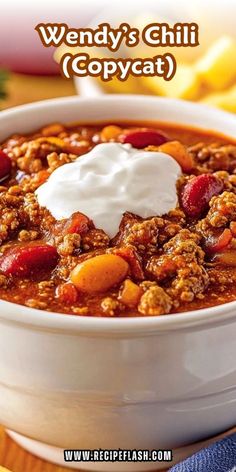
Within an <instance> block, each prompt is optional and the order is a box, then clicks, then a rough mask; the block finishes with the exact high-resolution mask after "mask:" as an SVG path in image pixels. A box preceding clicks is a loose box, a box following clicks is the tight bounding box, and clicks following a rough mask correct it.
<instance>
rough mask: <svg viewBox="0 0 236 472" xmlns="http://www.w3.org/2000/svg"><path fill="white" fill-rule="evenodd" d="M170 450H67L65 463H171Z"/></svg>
mask: <svg viewBox="0 0 236 472" xmlns="http://www.w3.org/2000/svg"><path fill="white" fill-rule="evenodd" d="M172 456H173V454H172V450H171V449H154V450H152V451H149V450H146V449H144V450H143V449H139V450H137V449H113V450H110V449H96V450H88V449H67V450H65V451H64V460H65V462H90V461H91V462H171V461H172Z"/></svg>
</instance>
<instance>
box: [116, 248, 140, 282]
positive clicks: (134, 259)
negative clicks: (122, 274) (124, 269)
mask: <svg viewBox="0 0 236 472" xmlns="http://www.w3.org/2000/svg"><path fill="white" fill-rule="evenodd" d="M114 253H115V254H117V255H118V256H120V257H123V259H125V261H127V262H128V264H129V266H130V271H131V275H132V276H133V277H134V278H135V279H136V280H144V273H143V269H142V264H141V260H140V258H139V255H138V253H137V252H136V251H135V249H134V248H133V247H128V246H121V247H118V248H117V249H115V250H114Z"/></svg>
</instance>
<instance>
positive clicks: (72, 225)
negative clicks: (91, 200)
mask: <svg viewBox="0 0 236 472" xmlns="http://www.w3.org/2000/svg"><path fill="white" fill-rule="evenodd" d="M92 228H94V224H93V222H92V221H91V220H90V219H89V218H88V217H87V216H85V215H84V214H83V213H79V212H77V213H74V214H73V215H72V216H71V217H70V218H68V219H65V220H61V221H58V222H57V223H56V224H55V226H54V229H53V233H54V234H56V235H57V234H61V235H63V236H65V235H66V234H72V233H77V234H80V235H84V234H86V233H87V232H88V231H89V229H92Z"/></svg>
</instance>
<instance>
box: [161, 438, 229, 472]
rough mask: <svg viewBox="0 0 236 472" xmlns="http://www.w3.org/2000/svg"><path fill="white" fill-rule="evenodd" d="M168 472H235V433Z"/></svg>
mask: <svg viewBox="0 0 236 472" xmlns="http://www.w3.org/2000/svg"><path fill="white" fill-rule="evenodd" d="M169 472H236V433H234V434H232V435H231V436H226V437H225V438H224V439H222V440H219V441H217V442H215V443H213V444H211V445H210V446H208V447H206V448H205V449H202V450H201V451H199V452H197V453H196V454H194V455H193V456H191V457H189V458H188V459H186V460H185V461H183V462H181V463H179V464H177V465H175V466H174V467H172V468H171V469H170V471H169Z"/></svg>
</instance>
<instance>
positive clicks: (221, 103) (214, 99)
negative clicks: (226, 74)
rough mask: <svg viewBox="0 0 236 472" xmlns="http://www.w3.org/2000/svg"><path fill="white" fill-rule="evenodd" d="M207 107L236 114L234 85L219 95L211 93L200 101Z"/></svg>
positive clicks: (235, 90) (235, 88) (235, 89)
mask: <svg viewBox="0 0 236 472" xmlns="http://www.w3.org/2000/svg"><path fill="white" fill-rule="evenodd" d="M201 102H202V103H206V104H207V105H211V106H215V107H219V108H223V110H226V111H230V112H231V113H236V85H234V86H233V87H232V88H230V89H228V90H226V91H225V92H221V93H212V94H210V95H207V96H206V97H204V98H203V99H202V100H201Z"/></svg>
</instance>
